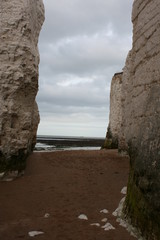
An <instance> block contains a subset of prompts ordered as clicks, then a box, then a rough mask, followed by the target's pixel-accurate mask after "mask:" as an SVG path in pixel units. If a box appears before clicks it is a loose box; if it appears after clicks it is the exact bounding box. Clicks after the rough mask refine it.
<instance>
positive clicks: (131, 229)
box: [112, 188, 146, 240]
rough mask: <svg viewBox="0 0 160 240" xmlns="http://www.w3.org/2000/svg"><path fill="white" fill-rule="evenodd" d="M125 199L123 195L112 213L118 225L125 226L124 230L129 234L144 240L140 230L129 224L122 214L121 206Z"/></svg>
mask: <svg viewBox="0 0 160 240" xmlns="http://www.w3.org/2000/svg"><path fill="white" fill-rule="evenodd" d="M123 189H124V188H123ZM123 189H122V190H123ZM125 199H126V197H123V198H122V199H121V201H120V202H119V205H118V208H117V209H116V210H115V211H114V212H113V213H112V215H113V216H115V217H116V218H117V220H116V221H117V222H118V223H119V225H120V226H122V227H124V228H126V230H127V231H128V232H129V233H130V235H131V236H133V237H135V238H137V239H138V240H146V239H145V238H144V237H142V235H141V232H140V231H139V230H138V229H137V228H135V227H133V226H132V225H131V221H130V219H129V218H126V216H125V215H124V213H123V206H124V203H125Z"/></svg>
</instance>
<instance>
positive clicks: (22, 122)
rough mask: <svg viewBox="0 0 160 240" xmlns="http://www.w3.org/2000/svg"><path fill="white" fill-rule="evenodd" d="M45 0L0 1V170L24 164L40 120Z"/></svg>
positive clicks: (19, 166) (19, 169)
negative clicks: (40, 45) (40, 43)
mask: <svg viewBox="0 0 160 240" xmlns="http://www.w3.org/2000/svg"><path fill="white" fill-rule="evenodd" d="M43 21H44V6H43V2H42V0H36V1H33V0H28V1H26V0H12V1H10V0H7V1H4V0H2V1H1V3H0V63H1V66H0V172H3V171H12V170H18V171H21V170H22V169H24V167H25V160H26V157H27V156H28V154H29V153H30V152H31V151H32V149H33V147H34V145H35V142H36V132H37V127H38V123H39V113H38V107H37V104H36V102H35V97H36V94H37V91H38V64H39V53H38V48H37V43H38V37H39V32H40V29H41V26H42V23H43Z"/></svg>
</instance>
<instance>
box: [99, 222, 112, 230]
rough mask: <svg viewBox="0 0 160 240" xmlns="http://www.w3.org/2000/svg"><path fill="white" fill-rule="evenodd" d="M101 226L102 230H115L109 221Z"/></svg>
mask: <svg viewBox="0 0 160 240" xmlns="http://www.w3.org/2000/svg"><path fill="white" fill-rule="evenodd" d="M101 228H104V231H109V230H115V227H113V226H112V224H110V223H106V224H105V225H104V226H102V227H101Z"/></svg>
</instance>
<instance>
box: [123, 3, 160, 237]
mask: <svg viewBox="0 0 160 240" xmlns="http://www.w3.org/2000/svg"><path fill="white" fill-rule="evenodd" d="M132 21H133V46H132V50H131V51H130V53H129V54H128V57H127V60H126V65H125V68H124V73H123V78H122V89H123V99H124V102H123V105H122V132H121V136H123V138H124V139H125V142H126V144H127V145H128V153H129V155H130V176H129V183H128V193H127V199H126V205H125V212H126V214H127V215H128V216H129V217H130V218H131V221H132V223H133V224H134V225H136V226H138V227H139V228H140V229H141V231H142V233H143V235H144V236H146V239H148V240H159V239H160V215H159V213H160V1H159V0H152V1H151V0H145V1H144V0H135V1H134V4H133V12H132Z"/></svg>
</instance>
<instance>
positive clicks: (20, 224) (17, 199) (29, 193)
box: [0, 150, 135, 240]
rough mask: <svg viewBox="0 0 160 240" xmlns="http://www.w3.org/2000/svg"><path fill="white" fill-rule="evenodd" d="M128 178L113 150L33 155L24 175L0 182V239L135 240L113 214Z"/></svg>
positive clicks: (124, 162)
mask: <svg viewBox="0 0 160 240" xmlns="http://www.w3.org/2000/svg"><path fill="white" fill-rule="evenodd" d="M128 174H129V159H128V158H127V157H122V156H120V155H118V153H117V150H92V151H83V150H78V151H58V152H57V151H55V152H33V153H32V154H31V156H30V157H29V158H28V162H27V168H26V171H25V174H24V176H22V177H20V178H17V179H16V180H14V181H12V182H0V191H1V194H0V239H2V240H15V239H17V240H18V239H32V237H31V236H29V233H31V231H38V232H39V233H41V234H40V235H37V236H35V238H36V239H41V240H132V239H135V238H134V237H132V236H130V234H129V233H128V232H127V231H126V229H125V228H123V227H122V226H120V225H119V223H118V222H117V221H116V217H115V216H113V215H112V213H113V212H114V211H115V210H116V208H117V207H118V205H119V202H120V200H121V199H122V198H123V197H124V194H123V193H121V190H122V189H123V188H124V187H125V186H126V185H127V180H128ZM80 216H81V217H82V219H80V218H81V217H80ZM84 216H85V217H86V218H87V219H86V220H84V219H83V218H84ZM107 223H108V226H112V227H113V229H110V230H107V229H106V228H105V227H104V226H105V224H107ZM109 224H110V225H109ZM38 232H37V233H38Z"/></svg>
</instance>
